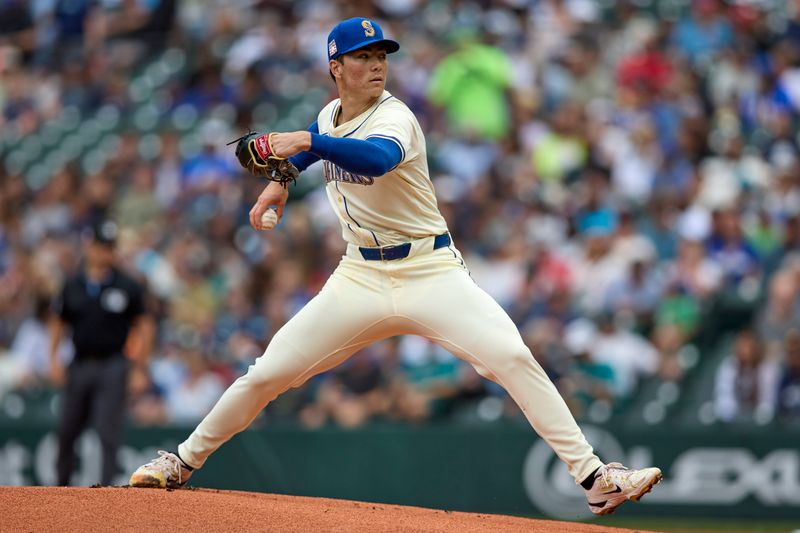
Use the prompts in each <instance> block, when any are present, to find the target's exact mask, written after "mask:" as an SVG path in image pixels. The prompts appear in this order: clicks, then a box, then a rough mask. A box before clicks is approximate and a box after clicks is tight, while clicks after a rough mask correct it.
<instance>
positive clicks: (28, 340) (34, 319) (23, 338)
mask: <svg viewBox="0 0 800 533" xmlns="http://www.w3.org/2000/svg"><path fill="white" fill-rule="evenodd" d="M34 305H35V307H34V311H33V315H32V316H31V317H30V318H28V319H27V320H25V322H23V323H22V325H21V326H20V328H19V330H18V331H17V335H16V337H14V343H13V344H12V345H11V357H12V359H14V360H15V361H16V362H17V363H18V365H19V367H20V369H21V371H22V376H21V378H20V385H21V386H22V387H29V386H34V387H35V386H41V385H42V384H44V383H46V382H47V381H48V380H49V377H50V360H49V359H48V353H49V350H50V335H49V333H48V330H47V324H48V322H49V321H50V297H49V296H48V295H46V294H39V295H38V296H37V297H36V301H35V303H34ZM57 350H58V358H59V359H60V360H61V362H62V364H64V365H67V364H69V362H70V361H71V360H72V356H73V350H74V347H73V346H72V343H71V342H69V341H68V340H67V339H66V338H62V339H61V340H60V342H59V345H58V348H57Z"/></svg>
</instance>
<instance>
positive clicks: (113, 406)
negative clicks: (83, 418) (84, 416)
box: [92, 354, 130, 485]
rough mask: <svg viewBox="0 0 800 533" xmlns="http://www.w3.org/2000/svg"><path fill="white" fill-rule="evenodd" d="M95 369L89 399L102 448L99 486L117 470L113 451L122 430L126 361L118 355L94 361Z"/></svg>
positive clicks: (128, 365) (116, 447)
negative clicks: (93, 390)
mask: <svg viewBox="0 0 800 533" xmlns="http://www.w3.org/2000/svg"><path fill="white" fill-rule="evenodd" d="M97 365H98V369H97V370H98V372H97V374H96V376H97V383H96V384H95V393H94V395H93V398H92V413H93V416H94V424H95V428H96V430H97V434H98V436H99V437H100V445H101V447H102V450H103V468H102V473H101V478H100V484H101V485H111V483H112V482H113V480H114V476H115V475H116V474H117V472H118V471H119V463H118V462H117V452H118V451H119V447H120V445H121V444H122V437H123V433H124V431H125V416H126V412H125V409H126V405H125V401H126V399H127V396H128V395H127V392H128V369H129V367H130V362H129V361H128V359H127V358H126V357H125V356H123V355H121V354H120V355H119V356H116V357H113V358H111V359H109V360H108V361H101V362H98V363H97Z"/></svg>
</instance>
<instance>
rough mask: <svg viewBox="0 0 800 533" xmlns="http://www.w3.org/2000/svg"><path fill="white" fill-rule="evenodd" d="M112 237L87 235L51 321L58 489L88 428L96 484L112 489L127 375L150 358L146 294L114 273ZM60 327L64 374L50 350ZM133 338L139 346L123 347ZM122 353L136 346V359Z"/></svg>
mask: <svg viewBox="0 0 800 533" xmlns="http://www.w3.org/2000/svg"><path fill="white" fill-rule="evenodd" d="M117 231H118V230H117V226H116V224H115V223H114V222H112V221H109V220H104V221H99V222H97V223H95V224H93V225H92V226H91V227H90V228H89V229H87V231H86V232H85V234H84V240H85V243H84V247H85V260H84V262H83V265H82V268H81V270H80V272H79V273H78V274H77V275H76V276H74V277H72V278H71V279H68V280H67V281H66V283H65V284H64V287H63V289H62V291H61V294H60V297H59V298H58V299H57V301H56V305H55V312H54V313H53V317H52V319H51V328H50V340H51V343H50V346H51V350H50V365H51V366H50V368H51V378H52V381H53V382H54V383H55V384H57V385H61V384H63V385H64V389H63V394H62V400H61V401H62V411H61V420H60V422H59V429H58V463H57V471H58V484H59V485H69V482H70V478H71V476H72V472H73V470H74V467H75V441H76V440H77V439H78V437H79V436H80V434H81V432H82V431H83V430H84V429H85V428H86V426H87V425H88V424H89V422H90V421H91V422H93V424H94V427H95V429H96V431H97V433H98V435H99V437H100V443H101V445H102V450H103V463H102V464H103V468H102V479H101V480H100V482H101V484H103V485H110V484H111V483H112V482H113V478H114V476H115V475H116V473H117V471H118V464H117V450H118V449H119V446H120V444H121V443H122V438H123V432H124V423H125V411H126V398H127V388H128V372H129V370H130V367H131V365H132V364H136V363H139V364H142V363H144V362H145V360H146V359H147V356H148V355H149V348H150V345H151V341H152V331H153V326H152V320H151V318H150V317H149V315H147V314H146V313H145V301H146V295H145V289H144V287H143V286H142V285H140V284H139V283H137V282H136V281H135V280H133V279H132V278H131V277H129V276H128V275H126V274H125V273H123V272H122V271H121V270H120V269H119V268H117V266H116V265H115V263H116V259H115V244H116V239H117ZM64 326H69V327H70V330H71V335H72V342H73V344H74V345H75V357H74V359H73V361H72V363H71V364H70V365H69V367H68V368H67V369H66V370H65V369H64V368H63V366H62V364H61V361H60V360H59V358H58V356H57V349H56V347H57V346H58V341H59V339H60V338H61V335H62V333H63V331H64ZM131 334H135V335H136V341H137V342H135V343H134V342H128V340H129V336H131ZM126 345H127V346H131V345H136V346H137V347H138V350H137V351H138V353H136V354H132V353H130V354H126V353H125V348H126Z"/></svg>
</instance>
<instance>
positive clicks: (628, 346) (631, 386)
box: [591, 313, 660, 398]
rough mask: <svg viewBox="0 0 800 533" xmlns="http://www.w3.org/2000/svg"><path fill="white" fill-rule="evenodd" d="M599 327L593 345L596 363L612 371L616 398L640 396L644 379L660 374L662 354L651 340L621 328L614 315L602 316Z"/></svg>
mask: <svg viewBox="0 0 800 533" xmlns="http://www.w3.org/2000/svg"><path fill="white" fill-rule="evenodd" d="M597 325H598V332H597V336H596V337H595V338H594V341H593V342H592V344H591V356H592V361H593V362H595V363H598V364H606V365H608V366H610V367H611V369H612V370H613V379H614V381H613V387H612V390H613V393H614V395H615V396H616V397H618V398H628V397H630V396H631V395H632V394H633V393H634V392H636V388H637V387H638V385H639V380H640V379H642V378H646V377H650V376H653V375H655V374H656V372H658V369H659V366H660V360H659V353H658V351H657V350H656V349H655V347H654V346H653V345H652V344H651V343H650V342H649V341H648V340H647V339H645V338H643V337H641V336H640V335H637V334H636V333H633V332H631V331H627V330H624V329H622V328H620V327H618V326H617V324H616V322H615V317H614V315H612V314H611V313H603V314H602V315H600V317H599V318H598V320H597ZM606 379H607V378H606Z"/></svg>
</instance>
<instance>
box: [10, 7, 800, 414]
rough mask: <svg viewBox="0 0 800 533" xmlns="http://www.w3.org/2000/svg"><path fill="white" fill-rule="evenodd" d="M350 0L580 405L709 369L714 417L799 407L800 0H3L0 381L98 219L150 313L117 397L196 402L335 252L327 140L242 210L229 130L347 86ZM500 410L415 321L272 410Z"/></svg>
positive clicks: (543, 352) (441, 179)
mask: <svg viewBox="0 0 800 533" xmlns="http://www.w3.org/2000/svg"><path fill="white" fill-rule="evenodd" d="M356 15H359V16H367V17H373V18H376V19H377V20H379V21H381V23H382V24H384V29H385V31H386V33H387V34H388V35H389V36H392V37H393V38H395V39H397V40H398V41H399V42H400V43H401V46H402V48H401V51H400V52H399V53H398V54H396V55H393V56H392V57H391V61H390V79H389V86H388V89H389V90H390V91H391V92H393V94H395V95H396V96H397V97H398V98H400V99H401V100H403V101H405V102H406V103H407V104H408V105H409V106H410V107H411V108H412V110H413V111H414V112H415V113H416V115H417V117H418V118H419V120H420V123H421V124H422V127H423V130H424V131H425V132H426V135H427V140H428V156H429V163H430V167H431V171H432V176H433V180H434V182H435V185H436V189H437V193H438V195H439V200H440V206H441V209H442V212H443V213H444V214H445V216H446V218H447V220H448V223H449V225H450V230H451V232H452V234H453V236H454V239H455V242H456V244H457V246H458V247H459V248H460V249H461V250H462V252H463V253H464V255H465V257H466V259H467V261H468V265H469V266H470V268H471V271H472V275H473V277H474V278H475V280H476V281H477V282H478V284H479V285H480V286H482V287H483V288H485V289H486V290H487V291H488V292H489V293H490V294H491V295H492V296H493V297H495V299H497V300H498V301H499V302H500V303H501V304H502V305H503V306H504V307H505V308H506V309H507V310H508V311H509V312H510V314H511V316H512V317H513V319H514V320H515V321H516V323H517V325H518V326H519V328H520V331H521V332H522V334H523V337H524V339H525V340H526V342H527V343H528V344H529V346H530V348H531V349H532V350H533V352H534V354H536V356H537V358H538V360H539V361H540V363H541V364H542V365H543V366H544V367H545V368H546V369H547V370H548V373H549V374H550V375H551V377H552V378H553V380H554V381H555V383H556V384H557V386H558V387H559V389H560V391H561V392H562V394H563V395H564V397H565V398H566V399H567V401H568V403H569V405H570V407H571V408H572V409H573V411H574V413H575V414H576V416H577V417H578V418H579V419H582V420H592V421H595V422H603V421H606V420H608V419H609V417H613V416H616V415H617V414H618V413H623V412H625V408H626V406H630V405H632V404H635V403H636V398H637V395H640V394H641V393H642V392H641V391H642V389H643V386H644V384H647V383H657V384H663V383H669V384H674V385H675V386H676V387H673V388H672V389H670V390H672V391H678V392H677V393H673V394H672V396H673V399H674V396H675V394H680V393H681V391H683V390H685V388H686V387H688V386H689V385H690V384H691V383H692V379H695V378H696V377H697V376H698V375H700V371H701V370H702V369H706V370H705V373H706V375H707V376H710V378H709V379H707V380H706V381H705V382H703V384H702V387H704V388H705V393H706V396H705V398H701V400H703V401H704V402H705V403H704V404H703V406H704V409H700V413H701V415H702V417H701V418H702V420H703V421H704V422H705V423H712V422H715V421H725V422H728V421H730V422H736V421H745V422H747V421H755V422H757V423H767V422H771V421H773V420H778V421H780V422H781V423H784V422H785V423H792V421H794V422H797V421H798V420H800V314H798V311H799V310H800V255H799V254H800V136H798V127H797V126H798V118H800V2H798V1H796V0H791V1H786V2H784V1H773V2H770V1H750V2H747V1H738V2H735V1H729V2H723V1H721V0H695V1H692V2H689V1H688V0H683V1H681V0H671V1H669V0H661V1H654V0H653V1H648V0H638V1H634V0H619V1H616V2H615V1H610V0H609V1H596V2H595V1H588V0H563V1H560V0H527V1H526V0H501V1H496V2H487V1H460V0H434V1H428V2H424V1H422V0H377V1H375V2H363V1H356V2H343V1H327V0H325V1H323V0H304V1H300V2H288V1H279V0H272V1H255V0H251V1H246V0H225V1H224V2H223V1H222V0H208V1H200V0H183V1H179V0H32V1H26V0H0V130H1V132H0V209H1V211H0V219H2V225H0V347H2V349H3V350H4V355H3V356H0V396H2V395H3V393H4V392H5V393H6V394H12V392H9V391H15V392H16V393H24V391H26V390H28V391H30V390H35V389H37V388H41V387H46V381H47V345H48V340H47V332H46V329H45V326H44V323H45V321H46V319H47V315H48V312H49V311H48V309H49V302H50V300H51V299H52V297H53V295H54V294H55V293H56V291H57V290H58V289H59V287H60V285H61V283H62V282H63V280H64V277H65V276H67V275H69V274H70V273H71V272H74V271H75V269H76V268H77V265H78V264H79V261H80V257H81V239H80V234H81V229H82V228H84V227H85V226H87V225H88V224H90V223H91V222H92V221H95V220H97V219H99V218H101V217H105V216H111V217H113V218H114V219H115V220H117V221H118V223H119V224H120V226H121V227H122V230H123V231H122V234H121V238H120V241H119V244H118V252H119V255H120V259H121V262H122V263H123V264H125V265H126V266H127V268H128V269H129V270H130V271H131V272H134V273H136V275H137V276H139V277H140V278H141V279H142V280H144V281H146V282H147V285H148V287H149V289H150V291H151V293H152V296H153V298H152V300H153V302H152V309H153V313H154V314H155V316H156V318H157V323H158V339H157V343H156V346H155V347H154V351H153V356H152V359H151V360H150V362H149V364H148V365H147V367H146V368H144V369H139V370H138V371H137V372H135V373H134V374H133V376H132V383H131V389H132V390H133V391H134V395H133V397H132V405H131V413H132V415H133V417H134V419H135V420H136V421H137V422H138V423H140V424H164V423H193V422H195V421H197V420H199V419H200V418H201V417H202V416H203V415H204V414H205V412H207V410H208V409H209V408H210V407H211V406H212V405H213V403H214V402H215V401H216V399H217V398H218V397H219V395H220V394H221V393H222V391H223V390H224V389H225V387H226V386H227V384H228V383H230V382H231V381H232V380H233V379H235V377H237V376H238V375H239V374H241V373H242V372H243V371H244V370H245V369H246V367H247V365H248V364H250V363H251V362H252V361H253V359H254V358H255V357H257V356H258V355H260V354H261V352H262V351H263V349H264V347H265V346H266V344H267V342H268V341H269V339H270V337H271V335H272V334H273V333H274V332H275V331H276V330H277V328H279V327H280V326H281V325H282V324H283V323H285V322H286V321H287V320H288V318H289V317H291V316H292V314H293V313H294V312H296V311H297V310H298V309H299V308H300V307H301V306H302V305H304V304H305V303H306V302H307V301H308V300H309V299H310V298H312V297H313V295H314V294H315V293H316V292H317V291H318V290H319V288H320V287H321V284H322V283H323V282H324V281H325V279H326V277H327V275H328V274H329V273H330V272H331V271H332V269H333V268H334V267H335V266H336V264H337V263H338V259H339V257H340V256H341V253H342V250H343V241H342V239H341V236H340V231H341V230H340V227H339V225H338V222H337V221H336V219H335V218H334V215H333V213H332V212H331V210H330V209H329V208H328V206H327V205H326V204H327V199H326V197H325V194H324V187H323V185H324V182H323V180H322V178H321V172H320V170H319V169H316V168H313V167H312V169H309V171H308V172H306V173H305V174H304V175H303V176H302V177H301V180H300V183H299V184H298V185H297V186H296V187H295V188H293V189H292V196H291V199H290V204H289V206H288V207H287V211H286V216H285V217H284V220H283V221H282V223H281V224H280V226H279V227H278V228H277V229H276V230H275V231H273V232H270V233H266V234H259V233H256V232H255V231H253V230H252V229H251V228H250V227H249V226H248V221H247V212H248V210H249V208H250V206H251V204H252V202H253V201H254V200H255V197H256V196H257V194H258V192H259V191H260V189H261V187H262V186H263V183H259V182H258V181H257V180H256V179H255V178H252V177H248V176H245V175H243V173H242V171H241V169H240V168H239V167H238V166H237V165H236V163H235V161H234V159H233V158H232V150H230V149H229V148H228V147H226V146H225V143H226V142H227V141H229V140H231V139H234V138H236V137H237V136H238V135H240V134H241V133H242V132H243V131H246V130H247V129H248V128H249V127H253V128H256V129H259V130H264V129H271V130H278V131H284V130H293V129H304V128H305V127H307V126H308V124H310V123H311V122H312V121H313V120H314V119H315V118H316V112H317V111H318V110H319V109H320V108H321V106H322V105H323V104H324V103H326V102H327V101H329V99H331V98H333V97H334V94H335V93H334V87H333V86H332V84H331V82H330V80H329V79H328V73H327V63H326V60H325V59H326V56H325V50H326V42H325V38H326V36H327V33H328V31H329V30H330V28H331V27H332V26H333V25H334V24H335V23H336V22H338V21H339V20H341V19H343V18H347V17H350V16H356ZM331 320H336V317H335V316H334V317H331ZM731 335H733V336H735V340H734V341H732V342H730V341H729V337H730V336H731ZM62 351H63V355H64V357H65V358H68V357H69V351H70V348H69V346H68V343H65V344H64V347H63V349H62ZM711 354H718V357H716V358H715V357H712V355H711ZM709 365H710V366H709ZM709 368H710V370H708V369H709ZM20 391H22V392H20ZM669 401H672V400H668V401H667V403H669ZM2 405H3V404H2V402H0V406H2ZM698 406H700V403H698ZM698 406H695V411H697V409H698V408H699V407H698ZM657 415H658V413H656V414H655V415H653V416H655V420H658V419H659V418H658V416H657ZM504 416H508V417H515V416H519V415H518V412H517V409H516V407H514V406H513V404H512V403H511V402H509V401H508V399H507V398H506V397H505V395H504V393H503V392H502V390H501V389H499V388H498V387H496V386H495V385H494V384H491V383H488V382H486V381H483V380H481V379H480V378H479V377H478V376H477V374H476V373H475V372H474V371H473V370H472V369H471V368H470V367H469V366H468V365H466V364H464V363H461V362H460V361H458V360H456V359H454V358H453V357H452V356H451V355H450V354H448V353H447V352H445V351H443V350H442V349H440V348H438V347H437V346H435V345H433V344H431V343H429V342H427V341H425V340H424V339H419V338H412V337H408V338H406V337H403V338H396V339H390V340H387V341H384V342H381V343H378V344H376V345H374V346H372V347H370V348H368V349H366V350H364V351H362V352H361V353H359V354H357V355H356V356H355V357H353V358H352V360H351V361H349V362H348V363H346V364H344V365H342V366H341V367H340V368H338V369H335V370H334V371H331V372H329V373H326V374H324V375H322V376H319V377H317V378H314V379H313V380H312V381H311V382H310V383H309V384H307V385H306V386H305V387H303V388H302V389H299V390H295V391H290V392H289V393H287V394H286V395H284V396H282V397H281V398H279V399H278V400H277V401H276V402H275V403H274V404H272V405H271V406H270V408H269V409H267V410H266V411H265V413H264V418H265V419H266V420H273V421H289V422H292V421H296V420H300V421H301V422H302V423H303V424H305V425H307V426H309V427H318V426H321V425H323V424H326V423H329V422H333V423H337V424H340V425H344V426H348V427H354V426H358V425H360V424H363V423H365V422H367V421H370V420H374V419H389V420H404V421H417V422H420V421H426V420H442V419H448V420H463V421H481V420H495V419H497V418H500V417H504Z"/></svg>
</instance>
